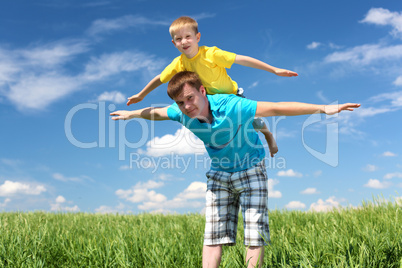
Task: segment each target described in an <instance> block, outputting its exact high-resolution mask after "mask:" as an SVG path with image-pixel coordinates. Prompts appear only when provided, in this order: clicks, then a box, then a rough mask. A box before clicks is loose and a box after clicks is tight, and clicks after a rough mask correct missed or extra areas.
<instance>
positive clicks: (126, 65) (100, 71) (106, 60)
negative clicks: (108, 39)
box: [80, 51, 164, 82]
mask: <svg viewBox="0 0 402 268" xmlns="http://www.w3.org/2000/svg"><path fill="white" fill-rule="evenodd" d="M163 65H164V61H162V60H159V59H157V58H155V56H153V55H148V54H145V53H141V52H132V51H123V52H116V53H110V54H103V55H101V56H99V57H93V58H91V60H90V61H89V62H88V63H87V64H86V66H85V72H84V73H83V74H82V75H81V76H80V79H81V80H83V81H85V82H91V81H99V80H102V79H105V78H108V77H110V76H112V75H115V74H118V73H121V72H134V71H139V70H147V71H149V72H155V71H156V70H159V69H161V68H162V66H163Z"/></svg>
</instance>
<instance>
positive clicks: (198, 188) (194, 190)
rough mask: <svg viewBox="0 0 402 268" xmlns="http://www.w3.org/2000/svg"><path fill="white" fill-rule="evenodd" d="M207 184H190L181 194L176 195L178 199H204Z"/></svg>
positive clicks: (197, 182) (196, 182)
mask: <svg viewBox="0 0 402 268" xmlns="http://www.w3.org/2000/svg"><path fill="white" fill-rule="evenodd" d="M206 191H207V184H206V183H205V182H199V181H195V182H192V183H191V184H190V185H189V186H188V187H187V188H186V189H185V190H184V191H183V192H182V193H180V194H178V195H177V198H180V199H186V200H188V199H202V198H205V193H206Z"/></svg>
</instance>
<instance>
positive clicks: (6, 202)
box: [0, 198, 11, 208]
mask: <svg viewBox="0 0 402 268" xmlns="http://www.w3.org/2000/svg"><path fill="white" fill-rule="evenodd" d="M10 202H11V199H10V198H6V199H4V202H3V203H0V208H4V207H6V206H7V204H8V203H10Z"/></svg>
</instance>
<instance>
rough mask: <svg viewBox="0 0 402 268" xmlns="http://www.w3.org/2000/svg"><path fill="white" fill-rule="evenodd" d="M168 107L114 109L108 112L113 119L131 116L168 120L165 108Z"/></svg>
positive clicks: (123, 118) (130, 117)
mask: <svg viewBox="0 0 402 268" xmlns="http://www.w3.org/2000/svg"><path fill="white" fill-rule="evenodd" d="M168 108H169V107H148V108H144V109H139V110H134V111H124V110H122V111H116V112H113V113H110V115H111V116H114V117H112V119H113V120H129V119H132V118H143V119H147V120H153V121H159V120H169V119H170V118H169V116H168V114H167V109H168Z"/></svg>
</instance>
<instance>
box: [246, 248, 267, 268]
mask: <svg viewBox="0 0 402 268" xmlns="http://www.w3.org/2000/svg"><path fill="white" fill-rule="evenodd" d="M263 262H264V247H249V248H248V250H247V255H246V263H247V264H248V265H247V267H257V264H258V267H260V268H261V267H262V263H263Z"/></svg>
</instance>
